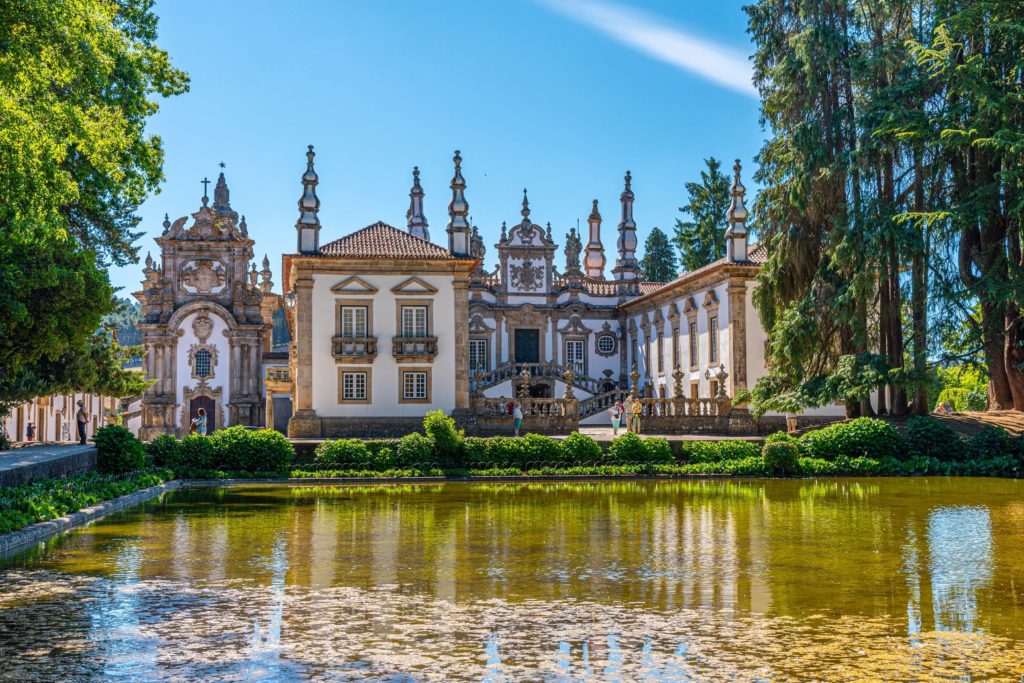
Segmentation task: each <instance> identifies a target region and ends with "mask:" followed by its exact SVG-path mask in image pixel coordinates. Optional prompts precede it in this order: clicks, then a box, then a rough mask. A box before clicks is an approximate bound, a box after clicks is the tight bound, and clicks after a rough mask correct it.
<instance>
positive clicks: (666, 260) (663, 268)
mask: <svg viewBox="0 0 1024 683" xmlns="http://www.w3.org/2000/svg"><path fill="white" fill-rule="evenodd" d="M640 269H641V270H642V271H643V274H644V279H645V280H647V281H648V282H668V281H670V280H675V279H676V275H678V274H679V272H678V268H677V267H676V255H675V252H673V251H672V245H671V244H669V241H668V235H666V234H665V233H663V232H662V231H661V228H651V234H650V235H648V236H647V240H646V241H645V242H644V257H643V258H642V259H640Z"/></svg>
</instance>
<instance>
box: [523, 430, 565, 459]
mask: <svg viewBox="0 0 1024 683" xmlns="http://www.w3.org/2000/svg"><path fill="white" fill-rule="evenodd" d="M520 440H521V441H522V442H523V443H524V444H525V446H526V451H527V453H526V457H527V463H539V462H551V463H553V462H561V461H562V460H564V459H565V450H564V449H563V447H562V442H561V441H558V440H557V439H552V438H551V437H547V436H542V435H540V434H527V435H526V436H524V437H522V438H521V439H520ZM525 464H526V463H524V465H525Z"/></svg>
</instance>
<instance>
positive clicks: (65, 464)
mask: <svg viewBox="0 0 1024 683" xmlns="http://www.w3.org/2000/svg"><path fill="white" fill-rule="evenodd" d="M4 453H5V456H4V458H3V460H2V461H0V463H2V464H0V488H4V487H6V486H22V485H24V484H27V483H29V482H30V481H32V480H33V479H63V478H65V477H74V476H76V475H79V474H85V473H86V472H91V471H93V470H94V469H96V447H95V446H60V447H56V448H48V447H46V446H34V447H29V448H19V449H16V450H12V451H4Z"/></svg>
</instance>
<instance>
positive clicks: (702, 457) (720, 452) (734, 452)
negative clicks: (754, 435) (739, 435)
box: [683, 439, 761, 462]
mask: <svg viewBox="0 0 1024 683" xmlns="http://www.w3.org/2000/svg"><path fill="white" fill-rule="evenodd" d="M760 455H761V447H760V446H759V445H758V444H757V443H755V442H753V441H741V440H739V439H727V440H724V441H685V442H683V460H684V461H685V462H720V461H723V460H746V459H747V458H757V457H760Z"/></svg>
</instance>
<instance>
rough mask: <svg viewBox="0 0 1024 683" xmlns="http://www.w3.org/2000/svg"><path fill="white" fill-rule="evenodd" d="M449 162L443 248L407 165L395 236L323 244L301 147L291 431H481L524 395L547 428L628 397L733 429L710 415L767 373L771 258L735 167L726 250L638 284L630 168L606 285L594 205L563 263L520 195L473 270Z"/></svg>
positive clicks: (290, 302) (472, 238)
mask: <svg viewBox="0 0 1024 683" xmlns="http://www.w3.org/2000/svg"><path fill="white" fill-rule="evenodd" d="M453 162H454V173H453V177H452V179H451V182H450V184H449V188H450V190H451V199H450V202H449V205H448V215H449V221H448V225H447V228H446V233H447V238H448V239H447V247H442V246H440V245H438V244H434V243H433V242H431V241H430V233H429V226H428V224H427V220H426V218H425V215H424V210H423V204H424V198H425V193H424V191H423V187H422V185H421V184H420V174H419V170H418V169H414V170H413V186H412V189H411V190H410V193H409V197H410V204H409V209H408V211H407V212H406V220H407V227H406V229H405V230H400V229H398V228H395V227H393V226H390V225H388V224H386V223H384V222H377V223H374V224H373V225H370V226H368V227H365V228H362V229H360V230H357V231H355V232H352V233H351V234H349V235H347V236H343V237H341V238H339V239H336V240H334V241H332V242H328V243H326V244H323V245H321V242H320V229H321V225H320V220H319V216H318V212H319V209H320V200H319V198H318V197H317V195H316V187H317V185H318V183H319V177H318V176H317V174H316V171H315V168H314V154H313V150H312V146H311V147H310V149H309V152H308V154H307V168H306V172H305V174H304V175H303V178H302V183H303V193H302V197H301V198H300V200H299V220H298V222H297V223H296V230H297V250H296V253H294V254H288V255H285V256H284V259H283V275H284V288H285V291H286V292H287V293H286V295H285V301H286V306H287V311H288V312H287V318H288V325H289V331H290V333H291V337H292V339H293V343H292V345H291V351H290V356H289V372H290V375H291V379H292V380H293V385H292V392H293V403H294V406H295V414H294V416H293V417H292V419H291V421H290V422H289V427H288V433H289V434H290V435H292V436H302V437H327V436H343V435H348V436H357V435H364V434H365V435H369V434H374V435H384V434H391V433H394V434H401V433H405V432H406V431H408V430H409V429H411V428H415V427H416V426H417V425H418V423H419V421H420V419H421V418H422V415H423V413H424V412H426V411H427V410H434V409H441V410H444V411H445V412H448V413H451V414H452V415H454V416H456V417H457V418H458V419H459V420H460V422H461V423H462V424H464V425H465V426H466V427H467V428H468V429H470V430H473V431H477V432H479V433H483V432H486V431H487V430H488V429H489V428H498V427H499V426H500V425H501V424H502V423H503V422H507V421H508V420H507V418H506V407H507V403H508V399H510V398H511V397H513V396H519V397H522V398H523V399H524V402H525V403H526V405H525V406H524V408H525V409H526V413H527V423H528V424H530V423H531V419H533V426H535V427H538V428H545V427H546V428H550V429H552V430H555V431H558V430H563V429H566V428H572V427H574V426H576V425H578V424H581V423H583V424H598V423H607V422H608V415H607V412H606V410H607V408H608V406H609V405H610V403H611V402H612V401H614V400H617V399H622V398H625V397H626V396H627V395H629V394H633V395H636V396H638V397H641V400H642V401H645V402H646V403H645V406H649V410H650V412H649V416H650V417H652V418H656V422H655V424H659V425H661V426H663V427H665V428H669V427H679V426H680V425H685V424H691V425H692V424H697V422H695V421H691V422H690V423H687V422H686V420H674V418H695V419H696V418H699V419H700V424H702V425H705V426H708V428H715V429H723V428H725V427H726V426H727V421H724V419H719V418H725V417H727V416H728V414H729V411H731V401H730V400H729V397H730V396H732V395H734V394H735V392H736V391H738V390H739V389H741V388H746V387H748V386H752V384H753V383H754V382H755V381H756V380H757V378H758V377H760V376H761V375H762V374H764V372H765V371H766V370H765V360H764V346H765V341H766V337H765V333H764V330H763V328H762V326H761V324H760V320H759V317H758V315H757V313H756V311H755V309H754V308H753V304H752V295H753V289H754V285H755V281H756V276H757V273H758V270H759V268H760V266H761V264H763V263H764V260H765V256H766V254H765V250H764V247H763V246H759V245H749V244H748V234H747V230H746V220H747V209H746V207H745V205H744V198H745V193H746V190H745V188H744V187H743V184H742V181H741V178H740V172H741V168H740V164H739V162H738V161H737V163H736V166H735V168H734V181H733V184H732V188H731V195H732V202H731V205H730V208H729V212H728V216H727V218H728V229H727V233H726V238H727V245H728V246H727V254H726V255H725V256H724V257H723V258H721V259H719V260H717V261H715V262H713V263H711V264H708V265H707V266H704V267H703V268H700V269H697V270H695V271H692V272H687V273H683V274H682V275H681V276H679V277H678V278H677V279H676V280H674V281H672V282H667V283H666V282H648V281H645V280H644V279H643V274H642V272H641V269H640V266H639V263H638V260H637V258H636V247H637V243H638V239H637V225H636V222H635V220H634V218H633V204H634V201H635V195H634V192H633V188H632V182H633V179H632V176H631V174H630V173H629V172H628V171H627V172H626V175H625V180H624V187H623V190H622V193H621V194H620V196H619V209H620V211H619V216H620V218H619V221H618V225H617V227H616V233H617V239H616V251H615V261H614V265H613V266H612V268H611V272H610V277H608V276H606V274H605V270H606V266H607V265H608V263H607V259H606V257H605V249H604V242H603V239H602V223H603V219H602V216H601V213H600V211H599V202H598V200H596V199H595V200H594V201H593V203H592V209H591V212H590V215H589V219H588V231H587V236H586V237H587V243H586V246H585V247H584V245H583V236H582V235H579V234H577V232H576V230H575V229H572V230H570V231H569V233H568V234H567V235H566V236H565V240H564V245H565V246H564V249H563V254H564V261H561V259H559V245H558V244H556V242H555V240H554V235H553V230H552V227H551V224H550V223H547V224H546V225H543V226H542V225H541V224H539V223H537V222H535V220H534V218H533V217H532V216H533V210H532V209H531V208H530V204H529V198H528V194H527V192H526V190H524V191H523V200H522V208H521V210H520V211H519V214H520V219H519V220H518V221H517V222H515V223H513V224H512V225H511V227H510V226H509V224H508V223H507V222H506V223H502V226H501V237H500V239H499V241H498V243H497V244H496V245H494V247H495V249H496V251H497V264H496V266H495V267H494V269H493V270H489V269H487V268H485V266H484V260H485V257H486V254H487V249H486V247H485V245H484V243H483V239H482V238H481V236H480V234H479V231H478V230H477V228H476V226H471V225H470V222H469V218H468V216H469V203H468V201H467V198H466V189H467V183H466V180H465V178H464V176H463V172H462V156H461V154H460V153H459V152H458V151H456V152H455V156H454V159H453ZM581 257H582V258H581ZM647 410H648V408H647V407H645V411H647ZM808 414H812V415H813V414H819V415H820V416H823V417H825V416H830V415H835V416H837V417H838V416H841V415H842V414H843V409H842V407H840V406H830V407H826V408H823V409H819V410H817V411H809V413H808ZM662 418H665V419H662ZM657 420H660V422H658V421H657ZM730 429H731V427H730ZM680 430H682V431H685V429H683V428H680Z"/></svg>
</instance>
